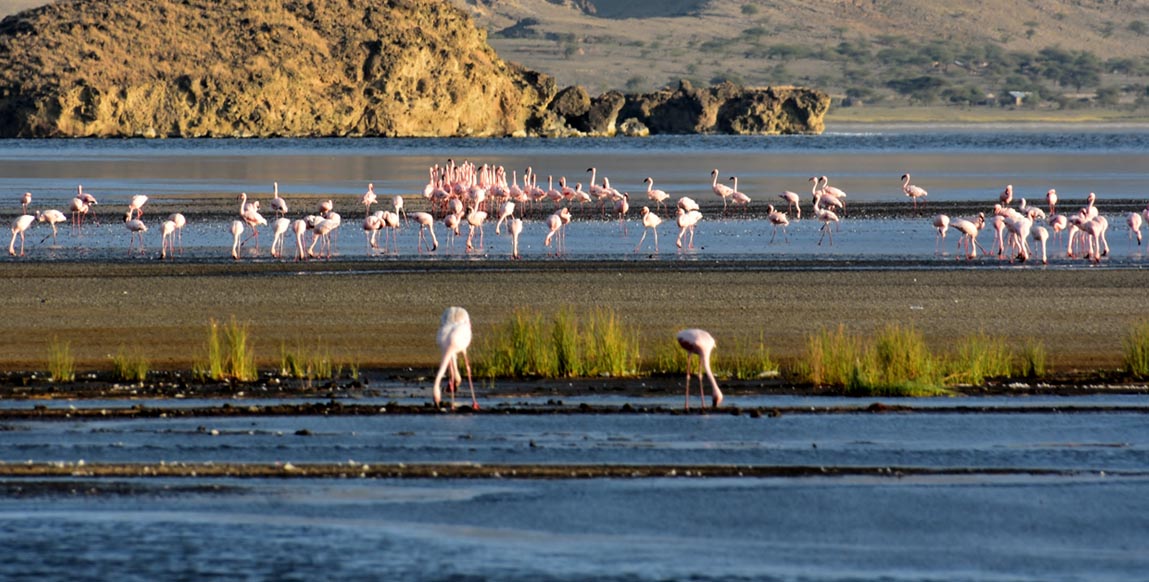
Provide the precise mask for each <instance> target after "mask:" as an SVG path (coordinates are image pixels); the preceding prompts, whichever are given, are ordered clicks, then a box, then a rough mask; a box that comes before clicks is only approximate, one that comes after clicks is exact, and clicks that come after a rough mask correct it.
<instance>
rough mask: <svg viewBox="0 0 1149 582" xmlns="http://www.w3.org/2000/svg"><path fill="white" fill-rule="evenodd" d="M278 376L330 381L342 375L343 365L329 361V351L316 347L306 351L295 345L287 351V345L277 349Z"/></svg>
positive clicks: (357, 370)
mask: <svg viewBox="0 0 1149 582" xmlns="http://www.w3.org/2000/svg"><path fill="white" fill-rule="evenodd" d="M279 362H280V364H279V371H280V374H282V375H284V376H288V377H290V378H296V379H300V380H307V381H309V382H310V381H311V380H330V379H332V378H335V377H336V376H338V375H341V374H342V373H343V365H342V364H337V363H336V362H335V361H334V360H332V359H331V352H330V350H328V349H326V348H324V347H322V346H320V345H316V347H315V349H306V348H304V347H302V346H301V345H299V344H297V345H296V347H295V349H294V350H288V349H287V344H280V347H279ZM354 369H355V376H356V377H358V376H359V368H358V366H355V367H354Z"/></svg>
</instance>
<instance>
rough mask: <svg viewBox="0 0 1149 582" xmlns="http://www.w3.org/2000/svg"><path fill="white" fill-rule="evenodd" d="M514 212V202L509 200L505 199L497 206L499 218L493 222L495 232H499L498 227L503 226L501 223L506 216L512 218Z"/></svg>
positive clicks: (504, 220)
mask: <svg viewBox="0 0 1149 582" xmlns="http://www.w3.org/2000/svg"><path fill="white" fill-rule="evenodd" d="M514 214H515V203H514V202H513V201H511V200H507V201H506V202H504V203H503V205H502V206H501V207H500V208H499V220H498V221H497V222H495V234H501V233H500V232H499V229H500V228H501V227H502V226H503V223H504V222H506V220H507V219H508V218H512V217H513V216H514Z"/></svg>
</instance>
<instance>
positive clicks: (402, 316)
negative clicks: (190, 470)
mask: <svg viewBox="0 0 1149 582" xmlns="http://www.w3.org/2000/svg"><path fill="white" fill-rule="evenodd" d="M0 272H2V273H3V278H4V281H5V283H4V286H5V292H4V293H3V294H2V296H0V319H2V321H4V322H5V324H4V328H5V333H4V334H0V369H2V370H8V371H13V370H43V369H46V367H47V366H46V364H47V360H48V355H49V351H50V348H51V345H52V344H53V342H57V341H58V342H68V343H69V344H70V346H71V351H72V353H73V355H74V356H75V358H76V366H77V369H78V370H80V371H84V370H90V369H91V370H98V369H106V368H109V367H110V366H111V357H112V356H113V355H115V354H116V353H117V352H118V351H120V350H127V351H129V352H136V353H139V354H140V355H142V356H144V357H146V358H147V359H148V360H149V362H150V364H151V366H152V367H153V368H154V369H161V370H162V369H189V368H191V366H192V365H193V363H195V362H196V361H202V360H204V359H206V336H207V331H206V330H207V326H208V322H209V321H210V320H212V319H215V320H217V321H221V322H227V321H229V320H230V319H231V318H232V317H235V318H236V320H237V321H238V322H240V323H244V324H247V325H249V331H250V337H251V340H252V342H253V343H254V350H255V353H256V357H257V361H258V362H259V363H260V364H261V365H275V364H277V363H278V362H279V355H280V351H281V347H282V346H286V347H288V348H294V347H303V348H306V349H311V350H315V349H321V350H325V351H327V352H328V353H329V354H330V355H331V357H332V358H333V359H335V360H338V361H343V362H347V363H355V364H357V365H359V366H360V367H362V368H373V367H379V368H402V367H427V366H432V365H434V364H435V363H436V362H437V359H438V348H437V346H436V345H435V331H436V329H437V327H438V321H439V315H440V314H441V313H442V311H443V309H444V308H446V307H447V306H450V305H459V306H463V307H465V308H467V309H468V310H469V311H470V313H471V317H472V321H473V322H474V325H475V335H476V342H479V341H482V337H483V335H484V334H485V333H489V332H490V330H491V329H492V328H493V327H495V326H497V325H499V324H501V323H502V322H503V321H504V320H505V318H506V317H507V316H508V315H509V314H510V313H511V312H512V311H513V310H514V309H515V308H516V307H518V306H525V307H531V308H535V309H538V310H540V311H541V312H543V313H544V314H547V313H552V312H554V311H555V310H557V309H558V308H559V307H560V306H562V305H571V306H574V307H576V308H580V307H586V308H590V307H594V306H607V307H611V308H614V309H615V310H617V312H618V313H619V314H621V316H622V317H623V319H624V320H625V321H626V322H627V323H628V324H630V325H632V326H634V327H635V328H636V329H637V330H638V331H639V334H640V338H641V342H642V345H643V348H644V350H646V346H648V345H649V346H650V348H649V350H650V351H651V352H652V351H653V350H654V349H655V346H656V345H657V344H658V343H659V342H666V341H669V338H671V337H672V336H673V333H674V332H675V331H676V330H678V329H681V328H683V327H687V326H696V327H702V328H705V329H708V330H710V331H711V333H712V334H714V336H715V337H716V338H717V340H718V349H717V356H716V357H721V353H722V348H723V344H724V343H726V345H730V343H731V342H732V341H733V340H734V339H736V338H742V339H747V340H753V341H757V340H758V338H759V337H761V338H763V339H764V340H765V343H766V345H767V346H768V348H769V349H770V351H771V354H772V355H774V356H775V357H776V358H780V359H785V358H798V357H801V356H802V353H803V351H804V344H805V338H806V337H807V335H808V334H810V333H813V332H816V331H818V330H819V329H821V328H823V327H836V326H838V325H839V324H844V325H846V327H847V329H848V330H849V331H852V332H858V333H863V334H868V333H870V332H873V331H875V330H878V329H880V328H882V327H883V326H885V325H886V324H888V323H899V324H903V325H912V326H914V327H915V328H917V329H919V330H921V331H922V332H923V334H924V335H925V338H926V341H927V342H928V343H929V344H930V345H931V346H932V347H934V348H935V349H937V350H945V349H947V347H948V346H949V345H950V344H951V343H952V342H953V341H954V340H955V339H956V338H960V337H962V336H964V335H967V334H971V333H976V332H978V331H984V332H985V333H987V334H989V335H991V336H1001V337H1005V338H1007V339H1008V340H1009V341H1014V342H1024V341H1026V340H1027V339H1036V340H1040V341H1042V342H1043V343H1044V345H1045V347H1046V350H1047V352H1048V354H1049V358H1050V365H1051V366H1052V367H1053V368H1055V369H1059V370H1068V369H1079V368H1082V369H1103V368H1106V367H1114V366H1117V365H1119V362H1120V358H1121V352H1122V341H1123V339H1124V337H1125V334H1126V332H1127V331H1128V329H1129V326H1130V324H1131V323H1132V322H1134V321H1137V320H1138V319H1139V318H1141V317H1143V314H1145V313H1146V306H1147V300H1146V295H1145V291H1144V290H1145V288H1146V287H1147V284H1149V273H1147V272H1145V271H1143V270H1139V269H1128V270H1124V269H1105V268H1099V269H1069V270H1048V271H1046V270H1037V269H1025V270H1014V269H1006V268H1003V269H996V268H974V269H961V268H955V269H913V268H910V269H903V268H899V267H898V266H897V265H888V266H878V267H873V268H867V269H863V270H853V269H830V270H826V269H818V268H816V265H809V266H808V268H807V266H803V265H788V266H787V267H786V268H778V267H777V265H771V264H768V263H762V264H759V263H745V264H734V265H732V264H730V263H723V262H707V261H702V260H700V261H692V262H680V261H650V262H645V261H628V262H577V261H574V262H571V261H526V262H521V263H513V264H511V263H496V262H469V261H465V260H458V261H443V262H434V263H430V262H426V261H423V262H415V261H411V262H398V261H392V262H386V263H380V262H370V261H350V262H339V261H333V262H313V263H305V264H291V263H271V262H268V263H237V264H220V263H202V264H197V263H190V264H179V263H177V264H158V263H149V262H140V263H95V264H89V263H29V264H13V263H10V264H5V265H3V266H2V267H0Z"/></svg>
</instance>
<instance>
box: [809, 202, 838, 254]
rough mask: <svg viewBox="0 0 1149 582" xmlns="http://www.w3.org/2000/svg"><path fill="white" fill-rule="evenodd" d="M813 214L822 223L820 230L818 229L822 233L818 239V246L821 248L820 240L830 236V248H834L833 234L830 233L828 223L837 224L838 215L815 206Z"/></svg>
mask: <svg viewBox="0 0 1149 582" xmlns="http://www.w3.org/2000/svg"><path fill="white" fill-rule="evenodd" d="M814 214H815V215H816V216H817V217H818V220H819V221H821V223H822V228H820V229H818V230H821V231H822V236H820V237H818V246H822V239H824V238H826V235H827V234H829V235H830V246H834V233H833V232H831V229H830V223H831V222H838V215H837V214H834V211H833V210H828V209H826V208H818V207H817V206H815V207H814ZM839 224H840V223H839Z"/></svg>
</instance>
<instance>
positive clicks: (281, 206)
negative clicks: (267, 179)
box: [267, 182, 287, 218]
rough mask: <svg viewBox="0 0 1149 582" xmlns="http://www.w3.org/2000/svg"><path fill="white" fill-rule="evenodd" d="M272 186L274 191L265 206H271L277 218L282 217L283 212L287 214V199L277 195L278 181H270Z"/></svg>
mask: <svg viewBox="0 0 1149 582" xmlns="http://www.w3.org/2000/svg"><path fill="white" fill-rule="evenodd" d="M272 187H273V188H274V192H272V195H271V202H268V203H267V206H268V207H269V208H271V211H272V212H274V213H275V216H276V217H277V218H282V217H283V215H284V214H287V201H286V200H284V199H283V198H280V196H279V182H272Z"/></svg>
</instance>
